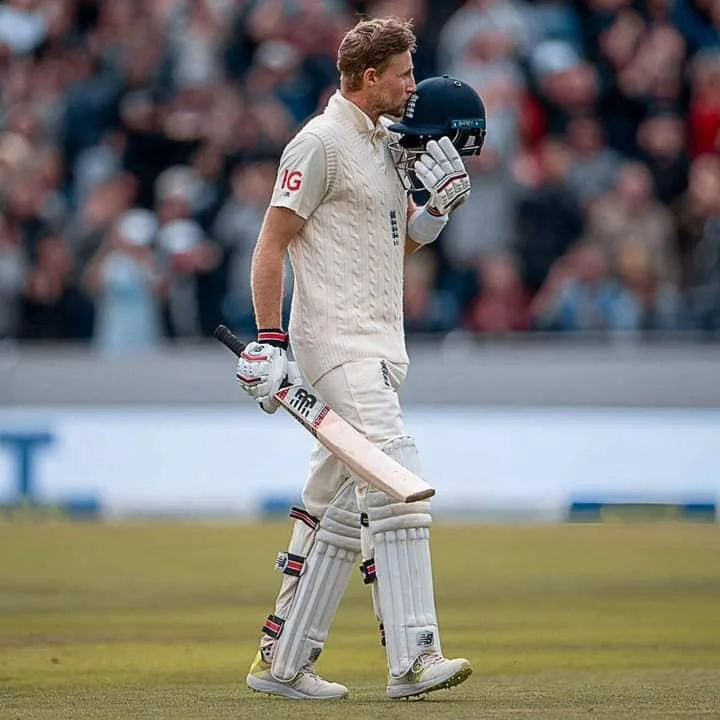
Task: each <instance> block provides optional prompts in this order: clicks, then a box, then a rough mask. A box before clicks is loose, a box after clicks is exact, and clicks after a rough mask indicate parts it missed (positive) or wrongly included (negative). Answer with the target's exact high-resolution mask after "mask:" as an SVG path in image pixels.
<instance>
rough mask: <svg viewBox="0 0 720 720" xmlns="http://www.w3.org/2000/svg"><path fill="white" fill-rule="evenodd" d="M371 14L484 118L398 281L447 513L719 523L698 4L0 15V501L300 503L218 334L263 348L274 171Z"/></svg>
mask: <svg viewBox="0 0 720 720" xmlns="http://www.w3.org/2000/svg"><path fill="white" fill-rule="evenodd" d="M357 13H368V14H371V15H400V16H406V17H412V18H413V19H414V22H415V27H416V30H417V33H418V41H419V47H418V52H417V54H416V58H415V63H416V77H417V79H418V80H421V79H423V78H425V77H428V76H430V75H434V74H439V73H447V74H450V75H453V76H456V77H458V78H461V79H463V80H465V81H467V82H469V83H471V84H472V85H473V86H474V87H475V88H476V89H477V90H478V92H479V93H480V94H481V96H482V97H483V99H484V101H485V103H486V106H487V109H488V124H489V132H488V137H487V141H486V146H485V150H484V151H483V153H482V155H481V156H480V157H478V158H474V159H472V161H471V167H470V169H471V173H472V182H473V194H472V197H471V199H470V200H469V202H468V203H467V204H466V205H465V206H464V207H463V208H461V209H460V210H459V211H458V212H457V213H456V214H455V215H454V216H453V219H452V221H451V223H450V225H449V227H448V228H447V230H446V231H445V232H444V234H443V236H442V238H441V239H440V241H439V242H438V243H436V244H435V245H433V246H432V248H431V249H430V250H429V251H424V252H423V253H420V254H417V255H415V256H413V257H411V258H410V259H409V260H408V272H407V286H406V291H405V295H406V322H407V331H408V336H409V339H410V344H411V355H412V359H413V364H412V366H411V373H410V376H409V379H408V383H407V387H406V388H405V390H404V401H405V404H406V407H407V418H408V426H409V430H410V431H411V432H413V433H414V434H416V435H417V436H418V439H419V444H420V447H421V450H422V452H423V457H424V458H425V464H426V467H427V471H428V476H429V479H430V480H431V481H432V482H434V483H435V484H436V485H437V487H438V488H439V493H438V498H437V508H438V511H439V512H445V513H447V514H448V515H450V514H453V515H455V516H457V515H458V514H459V513H462V514H464V515H469V516H472V517H475V518H482V517H485V516H492V517H494V518H498V517H507V518H510V519H519V518H525V517H532V518H546V519H551V520H559V519H566V518H568V517H569V516H570V517H573V518H575V519H597V518H598V517H601V516H602V514H603V512H602V508H603V507H605V506H606V504H609V506H610V507H612V504H613V503H621V506H620V507H626V508H627V507H632V509H634V510H636V511H639V512H641V515H640V516H643V515H642V513H643V512H648V511H649V509H651V510H652V509H655V510H658V509H659V508H661V509H660V510H658V512H659V514H660V516H662V517H667V516H668V515H671V516H683V517H690V518H699V519H704V520H707V519H713V518H714V517H715V511H714V506H715V504H716V502H717V500H718V497H720V456H719V455H718V452H717V443H718V437H720V412H719V411H718V408H720V362H719V361H720V346H719V345H718V343H717V340H718V339H720V334H719V332H718V331H719V330H720V4H718V3H717V2H715V1H714V0H644V1H643V0H578V1H577V2H570V1H568V2H563V1H562V0H546V1H537V2H529V1H525V2H523V1H522V0H466V1H465V2H461V1H459V0H437V1H431V0H379V1H377V2H352V1H351V0H154V1H153V2H141V1H140V0H113V1H112V2H109V1H108V2H103V1H102V0H5V1H4V2H1V3H0V338H2V342H0V502H2V503H3V504H4V505H6V506H7V507H8V508H13V510H10V511H9V512H16V511H17V509H18V507H27V506H28V505H30V504H40V505H42V506H47V505H52V506H59V507H60V508H61V509H62V510H63V511H64V512H65V511H66V512H71V513H73V514H79V515H83V514H85V515H92V516H94V515H96V514H97V513H98V512H99V513H103V514H107V515H108V516H120V515H126V514H137V513H140V514H167V513H175V514H178V513H179V514H184V515H192V514H197V515H199V514H203V515H205V514H216V515H217V514H220V513H222V514H230V515H237V516H246V517H258V516H264V515H266V514H272V513H274V512H275V511H277V510H278V509H279V510H281V511H283V512H284V511H285V509H286V507H287V504H288V503H289V502H291V501H292V500H295V497H296V494H297V492H298V487H299V485H300V484H301V482H302V479H303V477H302V475H303V473H304V463H305V457H306V455H307V452H308V450H309V447H310V439H309V438H308V437H307V436H306V435H305V434H304V433H303V432H302V430H301V429H300V428H299V427H297V426H296V425H294V424H293V423H292V421H291V420H289V419H287V418H278V417H274V418H267V417H264V416H261V414H260V413H259V412H258V411H257V409H256V408H254V407H250V406H249V403H247V402H246V401H245V399H244V398H243V397H242V396H241V393H240V391H239V390H238V389H237V388H236V386H235V385H234V382H233V378H232V375H233V367H234V364H233V360H232V357H231V356H230V355H229V354H228V353H227V352H226V351H225V350H224V349H223V348H222V347H221V346H219V345H217V344H216V343H213V342H212V341H211V340H210V339H209V338H210V335H211V333H212V330H213V328H214V327H215V325H216V324H217V323H218V322H224V323H226V324H228V325H229V326H231V327H232V328H233V329H235V331H236V332H238V333H239V334H242V335H250V334H252V333H253V331H254V326H253V321H252V312H251V306H250V298H249V283H248V274H249V260H250V256H251V252H252V248H253V244H254V241H255V238H256V235H257V232H258V229H259V225H260V222H261V219H262V214H263V212H264V208H265V205H266V203H267V201H268V198H269V195H270V191H271V187H272V184H273V179H274V173H275V168H276V163H277V160H278V157H279V153H280V151H281V149H282V147H283V145H284V144H285V143H286V141H287V140H288V139H289V138H290V137H291V136H292V134H293V133H294V131H295V130H296V129H297V128H298V126H299V125H300V124H301V123H302V122H303V121H304V120H305V118H307V117H308V116H309V115H311V114H313V113H314V112H316V111H317V110H318V109H319V108H321V107H322V106H323V104H324V102H325V100H326V99H327V97H328V96H329V94H330V93H331V92H333V91H334V88H335V87H336V83H337V77H336V70H335V65H334V58H335V51H336V48H337V44H338V41H339V38H340V37H341V36H342V33H343V32H344V30H345V29H346V28H347V27H348V26H349V25H350V24H352V23H353V22H354V20H355V18H356V16H357ZM139 210H140V211H143V212H138V211H139ZM268 452H272V453H273V461H274V463H275V466H276V468H277V477H275V478H273V483H272V485H271V486H263V487H258V486H257V481H256V478H257V477H259V476H260V475H259V473H257V472H255V470H256V469H259V468H262V467H263V466H264V465H266V458H267V453H268ZM647 503H650V505H647ZM573 508H574V511H573ZM598 508H600V510H598ZM616 509H617V508H616ZM573 512H574V514H573Z"/></svg>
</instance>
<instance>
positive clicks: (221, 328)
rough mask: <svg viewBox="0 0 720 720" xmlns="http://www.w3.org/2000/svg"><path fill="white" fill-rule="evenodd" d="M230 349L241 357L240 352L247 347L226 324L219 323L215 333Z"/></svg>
mask: <svg viewBox="0 0 720 720" xmlns="http://www.w3.org/2000/svg"><path fill="white" fill-rule="evenodd" d="M213 335H214V336H215V338H216V339H218V340H219V341H220V342H221V343H222V344H223V345H224V346H225V347H226V348H228V350H232V351H233V352H234V353H235V355H237V356H238V357H240V353H241V352H242V351H243V350H244V349H245V343H244V342H243V341H242V340H241V339H240V338H239V337H238V336H237V335H236V334H235V333H234V332H233V331H232V330H230V328H229V327H226V326H225V325H218V326H217V327H216V328H215V332H214V333H213Z"/></svg>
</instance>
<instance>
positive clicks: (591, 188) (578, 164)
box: [567, 115, 621, 207]
mask: <svg viewBox="0 0 720 720" xmlns="http://www.w3.org/2000/svg"><path fill="white" fill-rule="evenodd" d="M567 140H568V145H569V147H570V150H571V151H572V155H571V162H570V170H569V172H568V178H567V183H568V187H570V189H571V190H572V191H573V192H574V193H575V194H576V196H577V198H578V200H579V201H580V203H581V204H582V206H583V207H587V205H588V204H589V203H591V202H592V201H593V200H596V199H597V198H598V197H600V196H601V195H604V194H605V193H607V192H609V191H610V190H611V189H612V188H613V187H614V185H615V179H616V177H617V172H618V169H619V167H620V164H621V156H620V154H619V153H618V152H616V151H615V150H613V149H612V148H611V147H609V146H608V144H607V142H606V139H605V131H604V129H603V127H602V125H601V123H600V121H599V120H598V119H597V118H596V117H594V116H590V115H588V116H577V117H575V118H573V119H572V120H571V121H570V123H569V125H568V128H567Z"/></svg>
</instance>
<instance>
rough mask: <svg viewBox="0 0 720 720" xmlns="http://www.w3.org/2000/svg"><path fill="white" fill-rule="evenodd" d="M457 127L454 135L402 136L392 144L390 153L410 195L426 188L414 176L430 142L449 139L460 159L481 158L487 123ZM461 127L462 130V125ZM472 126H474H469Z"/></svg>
mask: <svg viewBox="0 0 720 720" xmlns="http://www.w3.org/2000/svg"><path fill="white" fill-rule="evenodd" d="M457 122H458V127H456V128H454V132H453V133H452V134H451V133H439V134H438V133H428V134H420V135H412V134H407V135H402V136H401V137H400V138H398V139H397V140H394V141H392V142H391V143H390V149H391V150H392V151H393V155H394V156H395V157H396V158H397V159H396V161H395V166H396V167H397V170H398V172H399V173H400V178H401V179H402V181H403V184H404V185H405V188H406V189H407V190H408V192H414V191H416V190H423V189H424V187H423V184H422V183H421V182H420V180H418V177H417V175H416V174H415V163H416V162H417V161H418V160H419V159H420V156H421V155H422V154H423V153H424V152H425V148H426V147H427V144H428V142H430V140H439V139H440V138H441V137H443V136H445V135H447V137H449V138H450V141H451V142H452V144H453V145H454V146H455V149H456V150H457V151H458V153H460V156H461V157H471V156H473V155H479V154H480V152H481V151H482V148H483V144H484V142H485V133H486V130H485V121H484V120H479V119H478V120H471V121H468V120H459V121H457ZM459 123H462V126H460V125H459ZM468 123H472V125H471V126H470V125H468Z"/></svg>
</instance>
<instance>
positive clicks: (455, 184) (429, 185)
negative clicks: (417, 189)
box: [415, 136, 470, 215]
mask: <svg viewBox="0 0 720 720" xmlns="http://www.w3.org/2000/svg"><path fill="white" fill-rule="evenodd" d="M415 174H416V175H417V177H418V179H419V180H420V182H421V183H422V184H423V186H424V187H425V189H426V190H427V191H428V192H429V193H430V200H429V201H428V205H429V206H430V207H431V208H433V209H434V210H435V211H437V214H438V215H447V214H448V213H451V212H452V211H453V210H455V208H458V207H460V205H462V204H463V203H464V202H465V201H466V200H467V199H468V196H469V195H470V177H469V176H468V174H467V170H465V165H464V163H463V161H462V158H461V157H460V153H459V152H458V151H457V148H456V147H455V146H454V145H453V144H452V140H450V138H449V137H447V136H443V137H441V138H440V140H430V141H429V142H428V144H427V145H426V146H425V152H424V153H423V154H422V155H421V156H420V159H419V160H417V161H416V162H415Z"/></svg>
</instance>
